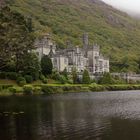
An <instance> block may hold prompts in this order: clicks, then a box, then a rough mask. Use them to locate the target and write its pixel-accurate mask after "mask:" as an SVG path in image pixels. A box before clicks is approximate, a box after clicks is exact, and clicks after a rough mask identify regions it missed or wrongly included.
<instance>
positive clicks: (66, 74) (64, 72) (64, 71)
mask: <svg viewBox="0 0 140 140" xmlns="http://www.w3.org/2000/svg"><path fill="white" fill-rule="evenodd" d="M62 75H64V76H65V78H66V79H68V72H67V69H66V68H65V69H64V70H63V72H62Z"/></svg>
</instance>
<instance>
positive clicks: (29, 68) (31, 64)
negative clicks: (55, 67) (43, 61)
mask: <svg viewBox="0 0 140 140" xmlns="http://www.w3.org/2000/svg"><path fill="white" fill-rule="evenodd" d="M22 71H23V75H30V76H32V77H33V79H34V80H37V79H38V78H39V73H40V72H41V66H40V62H39V59H38V57H37V55H36V54H35V53H27V54H26V55H25V56H24V59H23V69H22Z"/></svg>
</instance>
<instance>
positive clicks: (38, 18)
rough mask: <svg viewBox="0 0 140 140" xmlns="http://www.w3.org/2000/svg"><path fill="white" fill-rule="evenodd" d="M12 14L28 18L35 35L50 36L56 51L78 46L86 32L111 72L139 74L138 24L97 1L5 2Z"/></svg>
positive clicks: (31, 0)
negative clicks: (107, 63) (14, 12)
mask: <svg viewBox="0 0 140 140" xmlns="http://www.w3.org/2000/svg"><path fill="white" fill-rule="evenodd" d="M6 2H7V4H9V5H10V8H11V9H12V10H13V11H16V12H19V13H21V14H22V15H23V16H24V17H26V18H29V17H32V21H33V24H34V30H35V35H36V36H38V35H39V36H40V35H41V34H42V33H44V32H50V33H52V35H53V37H54V40H55V41H56V42H57V44H58V46H59V47H66V45H65V44H66V41H67V40H70V41H71V42H73V44H74V45H79V44H80V45H81V43H82V41H81V38H82V34H83V33H84V32H87V33H88V34H89V37H90V43H91V44H92V43H98V44H99V45H100V46H101V51H102V53H104V54H105V55H106V56H107V57H109V58H110V62H111V71H121V72H126V71H129V72H132V71H133V72H137V73H138V72H140V70H139V61H140V57H139V52H140V47H139V44H140V22H139V21H137V20H135V19H133V18H131V17H129V16H128V15H127V14H125V13H123V12H120V11H118V10H116V9H114V8H112V7H111V6H108V5H106V4H105V3H103V2H101V1H99V0H30V1H29V0H6Z"/></svg>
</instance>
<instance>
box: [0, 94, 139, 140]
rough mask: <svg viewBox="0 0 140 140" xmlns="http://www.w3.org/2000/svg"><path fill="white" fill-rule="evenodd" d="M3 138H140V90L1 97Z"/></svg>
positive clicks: (16, 139) (11, 139) (121, 139)
mask: <svg viewBox="0 0 140 140" xmlns="http://www.w3.org/2000/svg"><path fill="white" fill-rule="evenodd" d="M0 140H140V91H115V92H97V93H71V94H64V95H52V96H24V97H14V96H13V97H0Z"/></svg>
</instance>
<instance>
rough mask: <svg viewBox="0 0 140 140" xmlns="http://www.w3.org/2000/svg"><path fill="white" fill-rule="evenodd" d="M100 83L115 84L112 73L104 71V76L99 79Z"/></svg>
mask: <svg viewBox="0 0 140 140" xmlns="http://www.w3.org/2000/svg"><path fill="white" fill-rule="evenodd" d="M98 82H99V84H114V82H115V81H114V79H113V77H112V76H111V74H110V73H104V75H103V77H102V78H100V80H99V81H98Z"/></svg>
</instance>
